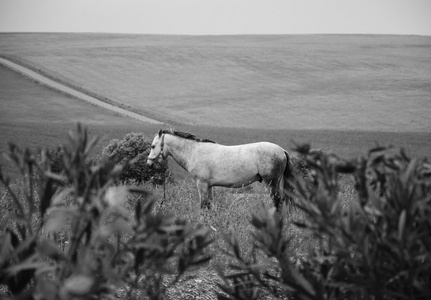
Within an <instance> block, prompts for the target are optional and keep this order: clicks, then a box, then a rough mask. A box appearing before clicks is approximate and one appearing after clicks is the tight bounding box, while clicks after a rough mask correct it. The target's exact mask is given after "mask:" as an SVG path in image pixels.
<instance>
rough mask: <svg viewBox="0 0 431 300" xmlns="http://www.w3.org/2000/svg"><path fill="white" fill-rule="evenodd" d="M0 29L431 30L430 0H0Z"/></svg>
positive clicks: (175, 31) (199, 31)
mask: <svg viewBox="0 0 431 300" xmlns="http://www.w3.org/2000/svg"><path fill="white" fill-rule="evenodd" d="M0 31H2V32H112V33H152V34H193V35H195V34H198V35H206V34H211V35H213V34H303V33H360V34H364V33H373V34H417V35H431V0H0Z"/></svg>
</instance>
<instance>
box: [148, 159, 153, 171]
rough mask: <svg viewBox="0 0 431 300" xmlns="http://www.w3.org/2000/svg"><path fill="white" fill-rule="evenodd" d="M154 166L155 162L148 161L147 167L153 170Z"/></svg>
mask: <svg viewBox="0 0 431 300" xmlns="http://www.w3.org/2000/svg"><path fill="white" fill-rule="evenodd" d="M153 165H154V161H153V160H152V159H147V166H148V167H149V168H150V169H152V168H153Z"/></svg>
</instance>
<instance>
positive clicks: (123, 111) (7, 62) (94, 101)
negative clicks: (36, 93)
mask: <svg viewBox="0 0 431 300" xmlns="http://www.w3.org/2000/svg"><path fill="white" fill-rule="evenodd" d="M0 64H2V65H4V66H6V67H8V68H10V69H12V70H14V71H16V72H19V73H20V74H23V75H25V76H27V77H30V78H31V79H33V80H36V81H37V82H38V83H40V84H43V85H46V86H48V87H50V88H52V89H55V90H57V91H60V92H62V93H66V94H68V95H71V96H73V97H75V98H78V99H80V100H83V101H86V102H88V103H91V104H94V105H97V106H100V107H103V108H105V109H109V110H111V111H113V112H116V113H119V114H121V115H124V116H126V117H129V118H133V119H136V120H139V121H142V122H145V123H152V124H164V123H163V122H160V121H157V120H154V119H151V118H148V117H145V116H142V115H140V114H137V113H134V112H131V111H128V110H126V109H123V108H121V107H118V106H115V105H112V104H109V103H106V102H103V101H102V100H100V99H97V98H96V97H92V96H90V95H87V94H85V93H83V92H80V91H78V90H75V89H73V88H71V87H68V86H66V85H64V84H61V83H59V82H57V81H54V80H52V79H50V78H48V77H46V76H44V75H42V74H40V73H37V72H35V71H32V70H30V69H28V68H26V67H24V66H22V65H19V64H17V63H15V62H12V61H10V60H8V59H5V58H2V57H0Z"/></svg>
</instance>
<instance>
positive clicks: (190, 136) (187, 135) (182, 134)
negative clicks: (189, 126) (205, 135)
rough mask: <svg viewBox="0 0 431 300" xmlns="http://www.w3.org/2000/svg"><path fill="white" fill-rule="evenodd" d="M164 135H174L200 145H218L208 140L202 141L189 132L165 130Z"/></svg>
mask: <svg viewBox="0 0 431 300" xmlns="http://www.w3.org/2000/svg"><path fill="white" fill-rule="evenodd" d="M162 133H167V134H172V135H175V136H178V137H181V138H184V139H187V140H192V141H195V142H199V143H214V144H217V143H216V142H214V141H211V140H208V139H201V138H198V137H197V136H195V135H193V134H191V133H187V132H182V131H177V130H173V129H164V130H162Z"/></svg>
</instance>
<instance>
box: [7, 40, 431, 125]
mask: <svg viewBox="0 0 431 300" xmlns="http://www.w3.org/2000/svg"><path fill="white" fill-rule="evenodd" d="M0 53H1V54H2V55H5V56H7V57H11V58H13V59H15V60H16V61H20V62H23V63H25V64H27V65H29V66H32V67H33V68H34V69H38V70H42V71H43V72H44V73H46V74H48V75H50V76H52V77H55V78H58V79H60V80H62V81H63V82H66V83H68V84H70V85H72V86H76V87H78V88H82V89H85V90H88V91H91V92H93V93H95V94H97V95H100V96H102V97H106V98H108V99H109V100H111V101H114V102H117V103H121V104H124V105H128V106H130V107H131V108H132V109H134V110H136V111H139V112H143V113H144V114H145V115H147V116H150V117H154V118H156V119H158V120H162V121H165V122H168V123H177V124H178V123H179V124H190V125H199V126H201V125H202V124H205V125H208V126H220V127H227V128H232V127H238V128H253V129H256V128H259V129H288V130H317V129H318V130H337V131H345V130H353V131H355V130H361V131H392V132H399V131H402V132H408V131H413V132H417V131H421V132H430V129H431V119H430V118H429V116H430V115H431V102H430V99H431V88H430V82H431V37H422V36H372V35H298V36H277V35H274V36H201V37H195V36H157V35H118V34H1V35H0Z"/></svg>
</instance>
